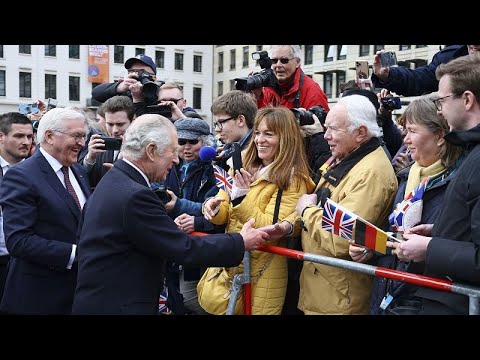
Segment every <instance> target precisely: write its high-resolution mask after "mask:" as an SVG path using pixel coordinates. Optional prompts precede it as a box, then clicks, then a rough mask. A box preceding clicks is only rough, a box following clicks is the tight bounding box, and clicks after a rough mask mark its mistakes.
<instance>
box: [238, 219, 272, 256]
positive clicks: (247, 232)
mask: <svg viewBox="0 0 480 360" xmlns="http://www.w3.org/2000/svg"><path fill="white" fill-rule="evenodd" d="M253 224H255V219H254V218H251V219H250V220H248V221H247V222H246V223H245V224H243V226H242V230H240V235H242V237H243V243H244V245H245V250H247V251H252V250H255V249H257V248H258V247H259V246H260V245H263V244H264V243H265V241H266V240H268V239H269V238H270V237H269V235H268V234H267V233H266V232H265V231H262V230H260V229H255V228H253Z"/></svg>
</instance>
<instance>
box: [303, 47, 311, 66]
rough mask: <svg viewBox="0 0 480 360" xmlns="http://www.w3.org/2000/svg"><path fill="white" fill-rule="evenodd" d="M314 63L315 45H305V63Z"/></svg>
mask: <svg viewBox="0 0 480 360" xmlns="http://www.w3.org/2000/svg"><path fill="white" fill-rule="evenodd" d="M310 64H313V45H305V65H310Z"/></svg>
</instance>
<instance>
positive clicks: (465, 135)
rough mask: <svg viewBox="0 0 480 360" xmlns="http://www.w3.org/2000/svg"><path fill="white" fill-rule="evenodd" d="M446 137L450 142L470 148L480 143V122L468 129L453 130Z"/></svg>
mask: <svg viewBox="0 0 480 360" xmlns="http://www.w3.org/2000/svg"><path fill="white" fill-rule="evenodd" d="M444 139H445V140H446V141H448V142H449V143H450V144H453V145H460V146H463V147H465V148H467V149H468V148H470V147H472V146H475V145H477V144H479V143H480V124H478V125H477V126H475V127H473V128H471V129H468V130H464V131H452V132H450V133H448V134H447V135H445V136H444Z"/></svg>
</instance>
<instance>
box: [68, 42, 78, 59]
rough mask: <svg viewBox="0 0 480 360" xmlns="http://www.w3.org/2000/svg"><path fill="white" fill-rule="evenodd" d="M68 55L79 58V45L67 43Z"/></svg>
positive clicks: (71, 57)
mask: <svg viewBox="0 0 480 360" xmlns="http://www.w3.org/2000/svg"><path fill="white" fill-rule="evenodd" d="M68 57H69V58H70V59H80V45H68Z"/></svg>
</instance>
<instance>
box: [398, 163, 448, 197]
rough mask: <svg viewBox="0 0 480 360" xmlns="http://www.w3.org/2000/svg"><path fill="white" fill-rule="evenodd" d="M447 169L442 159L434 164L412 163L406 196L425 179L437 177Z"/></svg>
mask: <svg viewBox="0 0 480 360" xmlns="http://www.w3.org/2000/svg"><path fill="white" fill-rule="evenodd" d="M445 170H446V168H445V166H443V165H442V161H441V160H437V161H436V162H434V163H433V164H432V165H430V166H427V167H423V166H420V165H418V163H417V162H416V161H415V163H414V164H413V165H412V167H411V169H410V173H409V174H408V180H407V185H406V187H405V194H404V197H405V196H406V195H408V194H410V193H411V192H412V190H413V189H414V188H415V187H416V186H418V184H420V183H421V182H422V181H423V180H425V179H426V178H427V177H429V176H430V177H436V176H437V175H439V174H440V173H442V172H444V171H445Z"/></svg>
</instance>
